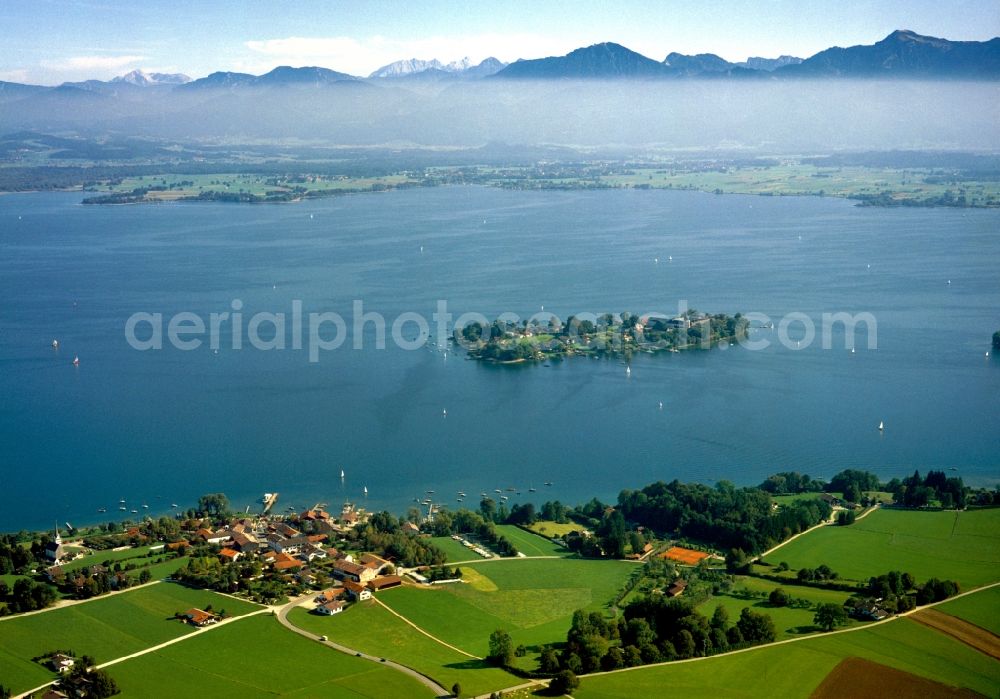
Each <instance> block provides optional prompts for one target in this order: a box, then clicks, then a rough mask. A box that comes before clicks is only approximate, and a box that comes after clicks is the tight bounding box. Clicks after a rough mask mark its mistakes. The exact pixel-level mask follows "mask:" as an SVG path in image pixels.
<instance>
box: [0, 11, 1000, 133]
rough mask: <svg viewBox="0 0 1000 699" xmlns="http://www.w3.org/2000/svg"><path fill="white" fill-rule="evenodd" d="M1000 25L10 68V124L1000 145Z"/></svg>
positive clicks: (2, 101) (5, 123)
mask: <svg viewBox="0 0 1000 699" xmlns="http://www.w3.org/2000/svg"><path fill="white" fill-rule="evenodd" d="M998 86H1000V38H994V39H991V40H990V41H986V42H961V41H948V40H945V39H937V38H933V37H925V36H920V35H917V34H914V33H913V32H908V31H897V32H893V33H892V34H890V35H889V36H888V37H886V38H885V39H883V40H882V41H880V42H877V43H876V44H874V45H871V46H854V47H850V48H831V49H827V50H825V51H822V52H820V53H818V54H816V55H815V56H812V57H810V58H807V59H805V60H800V59H798V58H795V57H790V56H782V57H780V58H777V59H764V58H750V59H748V60H747V61H744V62H740V63H732V62H729V61H726V60H724V59H722V58H720V57H719V56H716V55H714V54H698V55H683V54H679V53H670V54H668V55H667V56H666V57H665V58H664V60H654V59H652V58H649V57H647V56H643V55H641V54H639V53H636V52H634V51H631V50H629V49H628V48H626V47H624V46H621V45H619V44H614V43H603V44H595V45H593V46H589V47H585V48H580V49H577V50H575V51H572V52H570V53H569V54H567V55H565V56H558V57H550V58H541V59H533V60H520V61H516V62H514V63H512V64H510V65H506V66H505V65H504V64H503V63H502V62H500V61H498V60H497V59H494V58H489V59H486V60H485V61H483V62H481V63H479V64H478V65H472V62H471V61H469V60H468V59H463V60H462V61H455V62H452V63H447V64H446V63H442V62H441V61H438V60H418V59H408V60H404V61H397V62H395V63H392V64H389V65H387V66H383V67H382V68H380V69H378V70H376V71H374V72H373V73H372V74H371V76H369V77H367V78H360V77H357V76H353V75H348V74H346V73H342V72H338V71H336V70H332V69H330V68H325V67H318V66H309V67H290V66H279V67H278V68H275V69H274V70H272V71H270V72H268V73H265V74H263V75H251V74H249V73H238V72H229V71H220V72H216V73H212V74H210V75H208V76H205V77H203V78H200V79H197V80H190V79H189V78H188V77H187V76H184V75H179V74H169V75H165V74H159V73H144V72H142V71H133V72H132V73H129V74H128V75H125V76H121V77H120V78H116V79H114V80H110V81H99V80H88V81H84V82H79V83H65V84H63V85H60V86H58V87H43V86H35V85H21V84H17V83H3V82H0V134H3V133H10V132H16V131H20V130H33V131H48V132H51V133H57V132H73V133H79V134H85V135H89V136H99V135H101V134H111V133H113V134H117V135H129V136H141V137H147V138H161V139H164V138H166V139H187V140H209V141H219V140H224V141H226V142H228V143H251V142H263V141H268V142H283V141H298V142H311V143H328V144H340V145H386V144H399V145H402V146H405V145H407V144H420V145H443V146H476V145H482V144H484V143H490V142H506V143H523V144H540V143H544V144H556V145H570V146H574V147H575V146H584V147H590V146H608V145H611V146H625V147H632V146H650V147H656V148H666V149H672V148H727V149H758V150H760V149H766V150H770V151H778V152H781V151H789V150H790V151H796V152H802V151H804V150H812V149H821V150H823V151H824V152H827V151H829V150H830V149H837V148H882V147H918V148H920V147H937V148H949V149H951V148H972V149H984V148H987V149H988V148H994V147H995V144H996V143H997V142H1000V137H998V126H997V124H998V123H1000V114H998V105H1000V99H998Z"/></svg>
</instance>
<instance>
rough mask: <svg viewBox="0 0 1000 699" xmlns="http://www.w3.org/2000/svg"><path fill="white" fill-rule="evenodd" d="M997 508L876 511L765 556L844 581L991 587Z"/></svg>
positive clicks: (998, 552)
mask: <svg viewBox="0 0 1000 699" xmlns="http://www.w3.org/2000/svg"><path fill="white" fill-rule="evenodd" d="M997 531H1000V509H992V510H969V511H964V512H955V511H939V512H914V511H904V510H877V511H875V512H873V513H871V514H870V515H869V516H867V517H865V518H864V519H862V520H859V521H858V522H857V523H855V524H853V525H851V526H848V527H821V528H819V529H817V530H816V531H813V532H810V533H809V534H807V535H805V536H802V537H799V538H798V539H796V540H794V541H792V542H790V543H789V544H788V545H787V546H783V547H782V548H780V549H778V550H777V551H775V552H774V553H773V554H771V555H770V556H768V557H767V561H768V562H769V563H772V564H773V563H778V562H779V561H785V562H787V563H788V565H789V566H790V567H791V568H793V569H798V568H815V567H816V566H819V565H820V564H823V563H825V564H826V565H828V566H830V567H831V568H832V569H833V570H835V571H836V572H837V573H839V574H840V577H841V578H847V579H850V580H867V579H868V578H869V577H871V576H873V575H881V574H882V573H886V572H888V571H889V570H899V571H904V572H909V573H912V574H913V575H914V576H915V577H916V578H917V580H918V581H919V582H922V581H924V580H927V579H928V578H931V577H938V578H942V579H951V580H956V581H958V583H959V584H960V585H961V586H962V588H963V589H969V588H971V587H976V586H978V585H983V584H986V583H990V582H995V581H996V580H997V578H998V572H997V571H998V570H1000V540H998V539H997V537H996V532H997Z"/></svg>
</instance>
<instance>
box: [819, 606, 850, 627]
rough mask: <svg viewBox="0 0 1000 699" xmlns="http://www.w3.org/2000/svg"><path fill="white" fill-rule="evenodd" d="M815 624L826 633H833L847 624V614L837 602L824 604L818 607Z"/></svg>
mask: <svg viewBox="0 0 1000 699" xmlns="http://www.w3.org/2000/svg"><path fill="white" fill-rule="evenodd" d="M813 623H814V624H816V626H818V627H820V628H821V629H823V630H824V631H833V629H834V628H836V627H837V626H843V625H844V624H846V623H847V612H845V611H844V608H843V606H841V605H839V604H837V603H836V602H824V603H822V604H819V605H817V606H816V614H815V615H814V616H813Z"/></svg>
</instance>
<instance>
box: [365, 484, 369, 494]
mask: <svg viewBox="0 0 1000 699" xmlns="http://www.w3.org/2000/svg"><path fill="white" fill-rule="evenodd" d="M367 494H368V486H367V485H366V486H365V495H367Z"/></svg>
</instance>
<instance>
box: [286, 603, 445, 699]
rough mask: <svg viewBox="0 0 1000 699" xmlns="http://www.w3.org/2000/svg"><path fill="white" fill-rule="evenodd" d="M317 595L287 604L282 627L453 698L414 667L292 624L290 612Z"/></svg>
mask: <svg viewBox="0 0 1000 699" xmlns="http://www.w3.org/2000/svg"><path fill="white" fill-rule="evenodd" d="M315 595H316V593H315V592H313V593H310V594H308V595H303V596H301V597H296V598H295V599H293V600H292V601H291V602H289V603H288V604H286V605H285V606H283V607H282V608H281V610H280V611H279V612H278V614H277V617H278V622H279V623H280V624H281V625H282V626H284V627H285V628H286V629H288V630H289V631H292V632H294V633H297V634H298V635H300V636H304V637H305V638H308V639H309V640H311V641H316V642H317V643H322V644H323V645H325V646H327V647H329V648H333V649H334V650H338V651H340V652H341V653H346V654H347V655H353V656H355V657H358V658H363V659H365V660H370V661H371V662H373V663H378V664H379V665H386V666H388V667H391V668H392V669H394V670H398V671H399V672H402V673H404V674H406V675H409V676H410V677H412V678H413V679H415V680H417V681H418V682H420V683H421V684H422V685H424V686H425V687H427V688H428V689H430V690H431V691H432V692H434V695H435V696H438V697H450V696H451V692H449V691H448V690H447V689H445V688H444V687H442V686H441V685H439V684H438V683H437V682H435V681H434V680H432V679H431V678H430V677H427V675H424V674H422V673H420V672H418V671H417V670H414V669H413V668H412V667H408V666H406V665H403V664H401V663H397V662H395V661H394V660H389V659H388V658H381V657H378V656H374V655H368V654H367V653H362V652H361V651H358V650H355V649H354V648H348V647H347V646H344V645H341V644H339V643H334V642H333V641H321V640H320V637H319V636H317V635H316V634H314V633H310V632H309V631H306V630H305V629H300V628H299V627H298V626H296V625H295V624H293V623H292V622H290V621H289V620H288V613H289V612H290V611H292V610H293V609H295V608H296V607H298V606H299V605H300V604H302V603H303V602H306V601H307V600H309V599H311V598H312V597H314V596H315Z"/></svg>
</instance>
